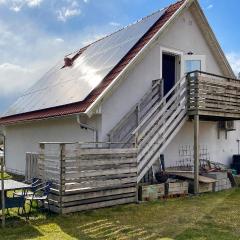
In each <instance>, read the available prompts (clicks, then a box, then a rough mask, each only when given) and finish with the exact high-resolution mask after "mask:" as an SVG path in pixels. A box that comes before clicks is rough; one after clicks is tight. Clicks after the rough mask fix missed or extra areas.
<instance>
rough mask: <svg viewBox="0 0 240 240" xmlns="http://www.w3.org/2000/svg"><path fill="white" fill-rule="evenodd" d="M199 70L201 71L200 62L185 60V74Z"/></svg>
mask: <svg viewBox="0 0 240 240" xmlns="http://www.w3.org/2000/svg"><path fill="white" fill-rule="evenodd" d="M196 70H199V71H201V61H200V60H186V61H185V73H188V72H192V71H196Z"/></svg>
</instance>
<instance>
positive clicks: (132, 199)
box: [63, 197, 136, 214]
mask: <svg viewBox="0 0 240 240" xmlns="http://www.w3.org/2000/svg"><path fill="white" fill-rule="evenodd" d="M134 202H136V197H130V198H122V199H117V200H112V201H104V202H98V203H92V204H84V205H79V206H74V207H66V208H63V214H66V213H72V212H78V211H84V210H90V209H97V208H104V207H110V206H115V205H121V204H127V203H134Z"/></svg>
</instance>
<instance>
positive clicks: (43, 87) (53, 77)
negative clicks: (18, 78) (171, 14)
mask: <svg viewBox="0 0 240 240" xmlns="http://www.w3.org/2000/svg"><path fill="white" fill-rule="evenodd" d="M164 12H165V10H161V11H158V12H156V13H154V14H152V15H150V16H148V17H146V18H144V19H142V20H140V21H138V22H136V23H135V24H132V25H129V26H127V27H125V28H123V29H121V30H119V31H118V32H116V33H113V34H111V35H109V36H107V37H105V38H103V39H101V40H99V41H96V42H95V43H93V44H91V45H90V46H89V47H87V48H86V50H85V51H83V53H81V54H80V56H79V57H78V58H77V59H76V60H75V61H74V63H73V65H72V66H71V67H65V68H62V67H63V66H64V60H61V61H60V62H59V63H58V64H57V65H56V66H55V67H54V68H52V69H51V70H50V71H49V72H47V73H46V74H45V75H44V76H43V77H42V78H41V79H40V80H39V81H38V82H37V83H36V84H34V85H33V86H32V87H31V88H30V89H29V90H28V91H26V92H25V93H24V94H23V95H22V96H21V97H20V98H19V99H18V100H17V101H16V102H15V103H14V104H13V105H12V106H11V107H10V108H9V109H8V111H7V112H6V113H5V114H4V115H3V116H2V117H6V116H11V115H16V114H21V113H27V112H32V111H37V110H42V109H47V108H52V107H56V106H61V105H66V104H70V103H75V102H80V101H83V100H84V99H85V98H86V97H87V96H88V95H89V93H90V92H91V91H92V90H93V89H94V88H95V87H97V85H98V84H99V83H100V82H101V81H102V80H103V79H104V78H105V77H106V76H107V75H108V74H109V73H110V71H111V70H112V69H113V68H114V67H115V66H116V65H117V64H118V63H119V62H120V60H121V59H122V58H123V57H124V56H125V55H126V54H127V53H128V52H129V51H130V50H131V49H132V47H133V46H134V45H135V44H136V43H137V42H138V41H139V40H140V39H141V38H142V37H143V35H144V34H145V33H146V32H147V31H148V30H149V29H150V28H151V27H152V26H153V25H154V23H155V22H156V21H157V20H158V19H159V18H160V17H161V16H162V15H163V14H164Z"/></svg>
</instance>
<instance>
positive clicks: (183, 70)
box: [181, 55, 206, 76]
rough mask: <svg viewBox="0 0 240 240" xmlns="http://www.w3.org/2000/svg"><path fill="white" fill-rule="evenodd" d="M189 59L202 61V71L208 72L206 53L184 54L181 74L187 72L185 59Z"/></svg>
mask: <svg viewBox="0 0 240 240" xmlns="http://www.w3.org/2000/svg"><path fill="white" fill-rule="evenodd" d="M187 60H193V61H194V60H196V61H199V60H200V61H201V71H203V72H206V56H205V55H183V56H182V64H181V74H182V76H183V75H184V74H185V61H187Z"/></svg>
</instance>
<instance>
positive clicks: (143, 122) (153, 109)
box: [132, 76, 186, 135]
mask: <svg viewBox="0 0 240 240" xmlns="http://www.w3.org/2000/svg"><path fill="white" fill-rule="evenodd" d="M185 79H186V76H184V77H182V78H181V79H180V80H178V81H177V82H176V84H175V85H174V86H173V88H172V89H171V90H170V91H169V92H168V93H167V94H166V95H165V96H164V97H163V98H162V100H161V101H160V102H159V103H158V104H156V105H155V106H154V108H152V110H150V111H149V113H148V115H147V116H146V118H144V119H143V120H142V122H141V123H140V124H139V125H138V127H137V128H136V129H135V130H134V131H133V132H132V134H133V135H134V134H136V133H137V132H138V131H139V130H140V129H141V127H142V126H143V125H144V124H145V123H146V122H147V121H148V120H149V119H150V118H151V116H152V115H153V114H154V113H155V111H156V110H157V109H158V108H159V107H160V106H161V105H162V104H163V103H165V102H166V101H167V99H168V98H169V96H171V94H172V93H173V92H174V91H175V89H176V88H177V87H178V86H179V85H180V84H181V82H182V81H183V80H185Z"/></svg>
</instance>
